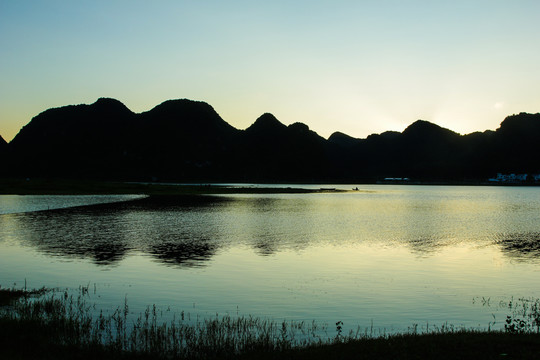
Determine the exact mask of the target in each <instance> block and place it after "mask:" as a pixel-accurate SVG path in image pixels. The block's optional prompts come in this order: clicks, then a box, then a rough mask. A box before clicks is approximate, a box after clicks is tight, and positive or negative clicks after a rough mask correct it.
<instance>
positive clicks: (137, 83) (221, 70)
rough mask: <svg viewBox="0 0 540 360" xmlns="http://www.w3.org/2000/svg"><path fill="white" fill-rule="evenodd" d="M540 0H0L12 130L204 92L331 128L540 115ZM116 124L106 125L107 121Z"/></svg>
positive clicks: (245, 110)
mask: <svg viewBox="0 0 540 360" xmlns="http://www.w3.org/2000/svg"><path fill="white" fill-rule="evenodd" d="M538 24H540V1H527V0H513V1H509V0H505V1H502V0H490V1H481V0H480V1H474V0H468V1H462V0H455V1H435V0H431V1H421V0H416V1H414V0H412V1H407V0H401V1H397V0H394V1H392V0H377V1H375V0H373V1H361V0H360V1H345V0H334V1H291V0H289V1H280V0H274V1H234V0H233V1H210V0H209V1H115V0H108V1H101V0H94V1H58V0H48V1H41V0H36V1H24V0H20V1H16V0H0V54H1V56H0V79H1V80H0V135H2V137H4V138H5V139H6V140H8V141H9V140H11V139H12V138H13V137H14V136H15V134H16V133H17V132H18V131H19V130H20V128H21V127H22V126H24V125H25V124H27V123H28V122H29V121H30V120H31V118H32V117H33V116H35V115H37V114H38V113H40V112H41V111H44V110H45V109H47V108H51V107H58V106H63V105H68V104H80V103H93V102H94V101H95V100H96V99H97V98H99V97H112V98H116V99H118V100H120V101H122V102H123V103H124V104H125V105H126V106H128V107H129V108H130V109H131V110H133V111H135V112H142V111H146V110H149V109H151V108H152V107H154V106H156V105H158V104H159V103H161V102H163V101H165V100H168V99H176V98H188V99H193V100H201V101H206V102H208V103H209V104H210V105H212V106H213V107H214V109H215V110H216V111H217V112H218V113H219V114H220V115H221V116H222V117H223V119H224V120H225V121H227V122H229V123H230V124H231V125H233V126H235V127H236V128H239V129H244V128H246V127H248V126H249V125H250V124H252V123H253V122H254V121H255V119H256V118H257V117H258V116H260V115H261V114H263V113H264V112H271V113H273V114H274V115H275V116H276V117H277V118H278V119H279V120H281V121H282V122H283V123H285V124H291V123H294V122H303V123H305V124H307V125H308V126H309V127H310V128H311V129H312V130H314V131H316V132H318V133H319V134H320V135H322V136H324V137H328V136H329V135H330V134H331V133H332V132H334V131H341V132H345V133H347V134H349V135H351V136H354V137H362V138H363V137H366V136H367V135H369V134H372V133H380V132H382V131H385V130H396V131H402V130H403V129H404V128H405V127H406V126H407V125H409V124H411V123H412V122H413V121H415V120H417V119H424V120H428V121H431V122H434V123H436V124H439V125H441V126H444V127H447V128H450V129H452V130H454V131H457V132H460V133H470V132H473V131H477V130H480V131H483V130H486V129H496V128H497V127H498V126H499V124H500V122H501V121H502V120H503V119H504V117H505V116H507V115H510V114H513V113H519V112H522V111H525V112H534V113H536V112H540V68H539V66H538V64H540V46H538V41H539V39H540V27H539V26H538ZM103 130H104V131H106V129H103Z"/></svg>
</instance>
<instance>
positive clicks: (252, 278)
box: [0, 185, 540, 332]
mask: <svg viewBox="0 0 540 360" xmlns="http://www.w3.org/2000/svg"><path fill="white" fill-rule="evenodd" d="M318 187H320V186H318ZM325 187H328V186H325ZM332 187H335V186H332ZM338 187H339V186H338ZM345 188H346V189H350V187H349V186H347V187H345ZM121 200H129V201H123V202H119V201H121ZM96 203H100V204H96ZM59 204H64V205H59ZM91 204H93V205H91ZM82 205H84V206H82ZM35 210H42V211H35ZM539 275H540V188H537V187H535V188H533V187H452V186H399V185H370V186H361V187H360V191H355V192H347V193H321V194H270V195H268V194H264V195H261V194H243V195H231V196H229V195H227V196H198V197H197V196H192V197H188V196H184V197H158V198H154V197H149V198H140V197H139V198H134V197H120V196H116V197H114V196H113V197H107V196H102V197H95V196H94V197H84V196H82V197H81V196H77V197H66V196H56V197H55V196H0V285H1V286H3V287H10V286H12V285H13V284H14V283H16V284H17V286H18V287H21V286H24V282H25V280H26V282H27V286H28V287H31V288H38V287H42V286H47V287H59V288H66V287H69V288H75V289H76V288H78V287H79V286H80V285H84V286H86V285H90V289H91V290H92V291H91V295H90V297H91V298H92V299H91V300H92V301H95V302H97V304H98V307H100V308H105V309H108V308H112V307H116V306H119V305H122V304H123V302H124V299H125V298H127V299H128V303H129V305H130V310H131V311H132V312H133V313H135V314H136V313H138V312H141V311H143V310H144V308H145V306H146V305H151V304H156V305H157V307H158V308H159V309H162V310H163V309H165V310H166V312H168V310H169V309H170V310H171V312H180V311H185V312H186V313H189V314H190V316H198V317H208V316H215V315H216V314H220V315H224V314H230V315H234V316H236V315H253V316H257V317H264V318H271V319H277V320H281V319H287V320H306V321H311V320H316V321H317V322H319V323H328V324H330V326H329V327H332V326H333V324H335V322H337V321H343V322H344V323H345V327H346V328H347V329H349V328H356V327H357V326H360V327H361V328H370V327H371V326H372V324H373V327H374V328H375V329H376V331H381V332H382V331H384V332H395V331H402V330H407V328H409V327H411V326H413V325H414V324H419V326H420V327H425V326H427V324H432V325H441V324H444V323H446V322H447V323H449V324H453V325H455V326H465V327H479V328H487V327H488V325H489V324H490V322H493V321H496V325H495V327H500V326H503V325H504V319H505V316H506V313H505V312H504V311H505V309H504V308H501V307H499V306H497V304H498V302H499V301H508V300H509V299H511V298H512V297H514V298H516V299H517V298H520V297H526V298H531V297H532V298H539V297H540V276H539ZM488 299H489V304H490V305H489V306H488V305H486V300H488Z"/></svg>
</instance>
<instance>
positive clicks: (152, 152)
mask: <svg viewBox="0 0 540 360" xmlns="http://www.w3.org/2000/svg"><path fill="white" fill-rule="evenodd" d="M0 139H1V138H0ZM539 140H540V114H525V113H521V114H518V115H512V116H509V117H507V118H506V119H505V120H504V121H503V122H502V123H501V126H500V128H499V129H497V130H496V131H486V132H477V133H472V134H468V135H460V134H457V133H455V132H453V131H451V130H448V129H445V128H442V127H440V126H438V125H435V124H432V123H430V122H428V121H424V120H418V121H416V122H414V123H413V124H411V125H410V126H409V127H407V128H406V129H405V130H404V131H403V132H401V133H400V132H395V131H387V132H384V133H382V134H373V135H370V136H368V137H367V138H366V139H356V138H353V137H350V136H348V135H346V134H343V133H338V132H336V133H334V134H332V136H330V137H329V139H328V140H325V139H324V138H322V137H321V136H319V135H318V134H317V133H315V132H314V131H312V130H310V129H309V127H308V126H307V125H305V124H302V123H293V124H292V125H289V126H286V125H284V124H283V123H281V122H280V121H279V120H278V119H276V118H275V117H274V116H273V115H272V114H269V113H265V114H263V115H262V116H261V117H259V118H258V119H257V120H256V121H255V122H254V123H253V125H251V126H250V127H248V128H247V129H246V130H238V129H235V128H234V127H232V126H231V125H229V124H228V123H227V122H225V121H224V120H223V119H222V118H221V117H220V116H219V114H218V113H217V112H216V111H215V110H214V109H213V108H212V107H211V106H210V105H209V104H206V103H204V102H198V101H191V100H187V99H181V100H168V101H165V102H163V103H162V104H160V105H158V106H156V107H154V108H153V109H151V110H149V111H147V112H143V113H140V114H136V113H133V112H132V111H130V110H129V109H128V108H127V107H126V106H124V105H123V104H122V103H121V102H119V101H117V100H114V99H106V98H102V99H99V100H98V101H96V102H95V103H93V104H90V105H71V106H65V107H61V108H54V109H49V110H46V111H44V112H42V113H41V114H39V115H37V116H36V117H34V118H33V119H32V121H30V123H29V124H28V125H26V126H25V127H24V128H23V129H22V130H21V131H20V132H19V134H17V136H16V137H15V138H14V139H13V140H12V141H11V142H10V143H9V144H7V145H6V143H5V141H3V140H0V155H1V154H2V152H3V153H4V155H3V157H4V160H5V161H3V163H4V164H5V166H4V167H3V168H2V169H4V171H6V172H7V173H6V174H7V175H10V176H25V177H26V176H41V177H79V178H100V179H120V180H121V179H129V180H149V179H154V180H155V179H159V180H175V181H258V182H265V181H281V182H288V181H304V182H305V181H310V182H334V181H335V182H353V183H354V182H361V181H376V180H379V179H382V178H385V177H408V178H411V179H413V180H420V181H462V180H484V179H486V178H488V177H491V176H494V175H495V174H496V173H497V172H516V173H520V172H528V173H540V147H539V146H538V145H537V144H538V143H539Z"/></svg>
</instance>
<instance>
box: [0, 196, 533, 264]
mask: <svg viewBox="0 0 540 360" xmlns="http://www.w3.org/2000/svg"><path fill="white" fill-rule="evenodd" d="M347 196H349V195H340V196H339V197H338V196H332V195H328V196H325V195H319V196H311V197H310V196H278V195H276V196H271V195H268V196H262V197H261V196H257V195H254V196H250V195H245V196H236V197H225V196H152V197H148V198H144V199H138V200H133V201H127V202H123V203H109V204H100V205H92V206H82V207H75V208H66V209H58V210H51V211H37V212H28V213H19V214H5V215H0V224H1V226H0V241H2V240H4V239H11V241H13V240H14V241H16V242H18V243H20V244H22V245H26V246H30V247H32V248H33V249H36V250H37V251H39V252H41V253H43V254H46V255H50V256H58V257H64V258H72V259H88V260H90V261H92V262H93V263H95V264H96V265H103V266H115V265H117V264H118V263H119V262H120V261H122V260H123V259H125V258H126V257H127V256H129V255H130V254H135V253H138V254H147V255H148V256H150V257H151V258H153V259H154V260H155V261H157V262H159V263H162V264H165V265H168V266H173V267H180V268H191V267H200V266H205V265H207V264H208V261H209V260H210V259H211V258H212V257H214V256H215V255H216V254H217V253H218V252H219V251H220V250H222V249H226V248H228V247H233V246H234V247H238V246H245V247H248V248H251V249H252V250H253V251H254V252H255V253H256V254H257V255H259V256H268V255H272V254H275V253H278V252H282V251H289V250H292V251H297V252H298V251H302V250H303V249H306V248H308V247H311V246H326V245H332V246H338V247H339V246H343V245H350V244H364V245H367V246H374V247H381V248H384V247H388V246H396V247H406V248H408V251H409V252H410V253H413V254H416V255H419V256H422V257H423V256H432V255H433V254H435V253H438V252H441V251H444V248H451V247H452V246H456V245H459V244H460V243H475V244H478V245H481V246H484V245H492V244H495V245H496V246H497V247H498V248H499V249H500V251H501V252H502V253H503V254H504V255H505V256H508V257H510V258H511V259H517V260H519V261H532V260H537V259H540V233H539V232H535V231H531V229H532V230H534V222H532V221H529V218H528V217H527V216H526V213H525V214H524V213H520V215H519V217H517V219H514V218H512V219H510V218H509V216H506V215H507V213H506V212H503V214H504V215H505V216H501V217H499V218H497V217H495V216H493V214H487V215H483V212H481V211H477V210H476V209H475V208H474V207H471V208H470V209H469V210H468V211H469V212H464V211H463V210H462V208H461V207H459V208H452V207H451V205H452V204H448V203H446V202H441V201H438V200H437V201H433V200H429V199H428V200H426V203H425V204H422V203H421V202H419V201H417V200H416V199H413V201H409V200H407V199H403V198H398V199H397V200H396V199H395V198H394V197H390V198H389V199H387V198H385V197H384V196H381V197H374V196H375V195H374V194H361V195H358V194H355V196H353V195H350V197H347ZM467 204H469V203H468V202H467ZM464 209H465V210H467V208H466V207H465V208H464ZM535 214H536V212H534V213H531V215H530V216H531V217H533V219H534V218H535V216H536V215H535ZM389 215H390V216H389ZM513 224H518V225H519V224H521V225H520V227H519V229H522V230H524V231H521V232H515V233H513V232H512V230H515V228H517V227H516V226H515V225H513ZM528 224H533V225H528ZM526 226H529V227H526ZM531 226H532V227H531ZM505 230H506V231H505Z"/></svg>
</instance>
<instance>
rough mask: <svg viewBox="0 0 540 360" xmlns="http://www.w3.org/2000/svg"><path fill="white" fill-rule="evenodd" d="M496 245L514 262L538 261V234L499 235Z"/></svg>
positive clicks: (539, 245) (539, 237)
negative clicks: (514, 260)
mask: <svg viewBox="0 0 540 360" xmlns="http://www.w3.org/2000/svg"><path fill="white" fill-rule="evenodd" d="M498 238H499V240H497V241H496V243H497V244H498V245H499V246H500V247H501V250H502V251H503V252H504V253H505V254H506V255H507V256H510V257H512V258H515V259H516V260H520V261H529V260H536V261H538V260H540V232H528V233H514V234H499V236H498Z"/></svg>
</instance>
